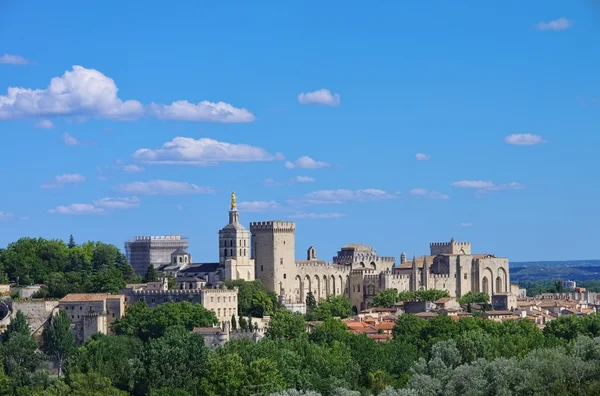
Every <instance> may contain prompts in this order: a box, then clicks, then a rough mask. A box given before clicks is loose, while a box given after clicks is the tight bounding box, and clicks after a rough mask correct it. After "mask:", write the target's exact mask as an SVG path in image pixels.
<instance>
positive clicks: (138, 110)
mask: <svg viewBox="0 0 600 396" xmlns="http://www.w3.org/2000/svg"><path fill="white" fill-rule="evenodd" d="M117 91H118V89H117V86H116V84H115V82H114V81H113V79H112V78H109V77H106V76H105V75H104V74H102V73H100V72H99V71H97V70H94V69H86V68H84V67H81V66H73V70H71V71H66V72H65V73H64V74H63V75H62V76H61V77H54V78H53V79H52V80H51V81H50V85H48V87H47V88H46V89H29V88H20V87H9V88H8V93H7V94H6V96H0V119H17V118H25V117H32V116H39V117H48V116H82V117H99V118H115V119H129V118H137V117H139V116H141V115H142V114H143V112H144V109H143V106H142V104H141V103H140V102H138V101H136V100H127V101H123V100H121V99H119V97H118V96H117Z"/></svg>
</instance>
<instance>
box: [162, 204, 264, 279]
mask: <svg viewBox="0 0 600 396" xmlns="http://www.w3.org/2000/svg"><path fill="white" fill-rule="evenodd" d="M158 269H159V271H160V272H162V273H164V274H166V275H172V276H177V277H178V278H179V277H181V278H188V279H189V278H198V279H203V280H204V281H205V282H206V283H208V284H211V285H212V284H216V283H219V282H223V281H226V280H237V279H242V280H248V281H251V280H254V275H255V265H254V260H253V259H252V258H251V257H250V232H249V231H248V230H247V229H246V228H245V227H244V226H243V225H241V224H240V214H239V212H238V210H237V203H236V196H235V193H231V207H230V209H229V223H228V224H227V225H226V226H225V227H223V228H222V229H221V230H220V231H219V262H218V263H193V262H192V256H191V255H190V254H189V253H188V252H187V251H185V249H181V248H180V249H177V250H175V251H173V253H171V259H170V262H169V264H164V265H162V266H159V267H158Z"/></svg>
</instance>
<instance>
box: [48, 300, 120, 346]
mask: <svg viewBox="0 0 600 396" xmlns="http://www.w3.org/2000/svg"><path fill="white" fill-rule="evenodd" d="M58 308H59V310H61V311H64V312H66V313H67V315H69V319H71V324H72V326H73V328H74V330H75V335H76V336H77V338H78V340H79V341H80V342H85V341H87V340H88V339H89V338H90V337H91V336H92V335H94V334H96V333H102V334H110V325H111V324H112V323H113V322H114V321H115V320H117V319H118V318H120V317H121V316H123V315H124V314H125V296H124V295H112V294H101V293H89V294H67V295H66V296H65V297H63V298H62V299H61V300H60V301H59V303H58Z"/></svg>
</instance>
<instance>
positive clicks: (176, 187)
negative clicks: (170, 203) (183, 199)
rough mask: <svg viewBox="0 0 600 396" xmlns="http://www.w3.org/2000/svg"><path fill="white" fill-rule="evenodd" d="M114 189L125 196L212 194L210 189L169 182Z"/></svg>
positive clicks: (154, 181) (128, 184) (134, 184)
mask: <svg viewBox="0 0 600 396" xmlns="http://www.w3.org/2000/svg"><path fill="white" fill-rule="evenodd" d="M115 189H116V190H118V191H121V192H123V193H126V194H140V195H189V194H212V193H213V192H214V190H213V189H212V188H210V187H204V186H199V185H197V184H191V183H185V182H177V181H169V180H151V181H148V182H133V183H124V184H119V185H118V186H116V187H115Z"/></svg>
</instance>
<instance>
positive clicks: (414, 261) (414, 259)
mask: <svg viewBox="0 0 600 396" xmlns="http://www.w3.org/2000/svg"><path fill="white" fill-rule="evenodd" d="M412 266H413V269H415V268H418V267H417V257H416V256H414V255H413V259H412Z"/></svg>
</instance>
